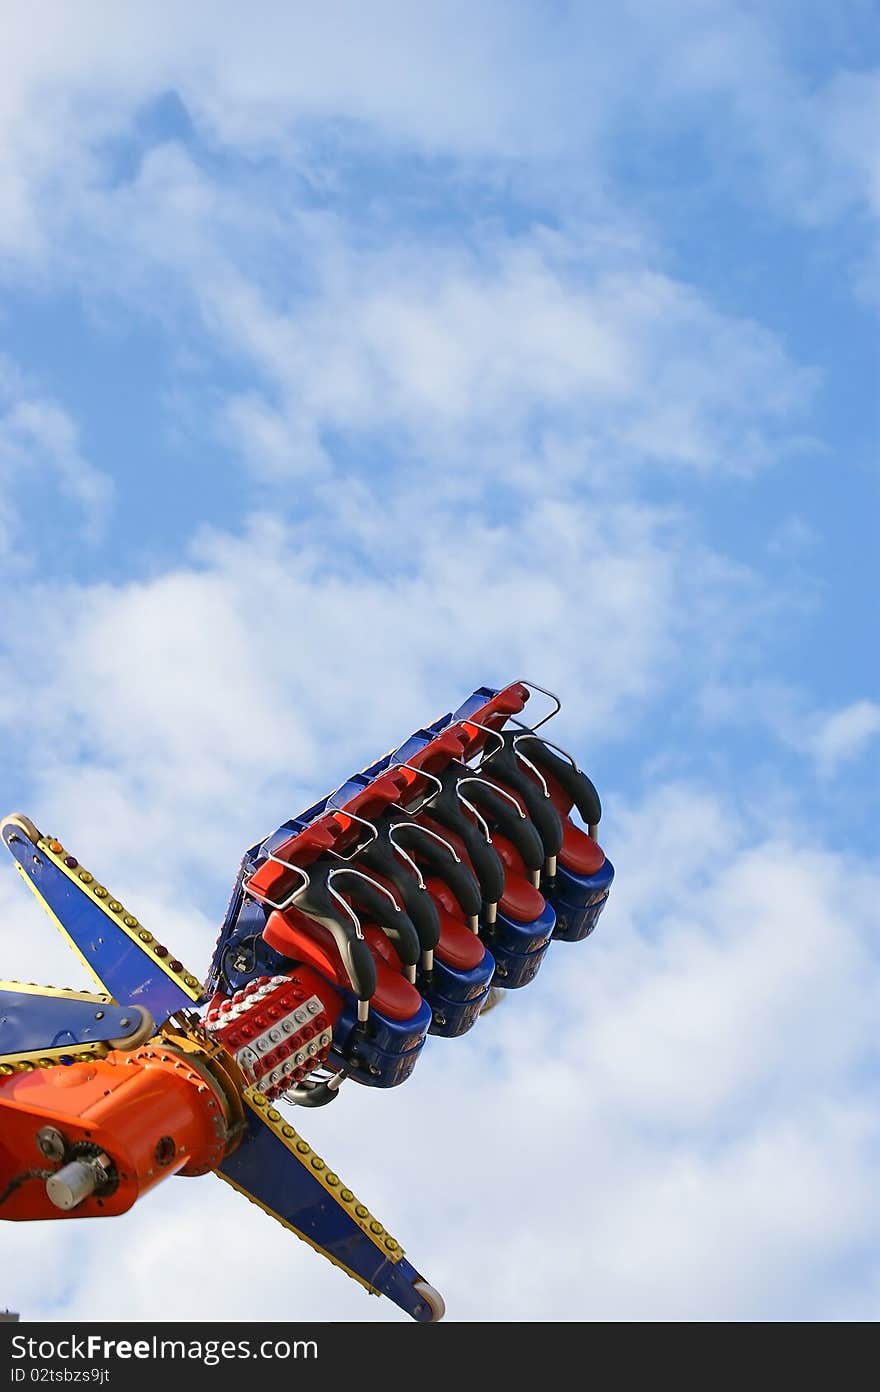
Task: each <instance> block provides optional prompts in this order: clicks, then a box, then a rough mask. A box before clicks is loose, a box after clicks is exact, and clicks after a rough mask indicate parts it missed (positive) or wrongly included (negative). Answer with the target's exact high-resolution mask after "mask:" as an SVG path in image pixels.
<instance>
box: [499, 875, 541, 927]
mask: <svg viewBox="0 0 880 1392" xmlns="http://www.w3.org/2000/svg"><path fill="white" fill-rule="evenodd" d="M545 905H546V900H545V899H544V896H543V894H542V893H541V891H540V890H539V889H535V886H534V885H533V884H532V882H531V880H527V879H526V877H525V875H517V873H516V872H515V871H514V870H508V871H506V873H505V876H504V893H503V894H502V896H501V898H500V899H499V900H498V907H499V909H500V910H501V912H502V913H503V914H506V915H507V917H508V918H512V919H514V920H515V921H516V922H517V923H531V922H532V920H533V919H536V918H540V917H541V914H542V913H543V912H544V908H545Z"/></svg>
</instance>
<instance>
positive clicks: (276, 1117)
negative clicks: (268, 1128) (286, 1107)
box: [266, 1107, 281, 1121]
mask: <svg viewBox="0 0 880 1392" xmlns="http://www.w3.org/2000/svg"><path fill="white" fill-rule="evenodd" d="M266 1115H267V1116H268V1118H269V1120H270V1121H280V1120H281V1113H280V1112H278V1111H276V1110H275V1108H274V1107H270V1108H269V1111H268V1112H267V1113H266Z"/></svg>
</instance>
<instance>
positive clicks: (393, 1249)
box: [385, 1237, 400, 1252]
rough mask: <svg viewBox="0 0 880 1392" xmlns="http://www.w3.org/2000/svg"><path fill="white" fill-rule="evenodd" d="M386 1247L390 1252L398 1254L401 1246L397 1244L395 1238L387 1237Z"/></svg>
mask: <svg viewBox="0 0 880 1392" xmlns="http://www.w3.org/2000/svg"><path fill="white" fill-rule="evenodd" d="M385 1246H386V1247H387V1248H388V1251H389V1252H396V1251H397V1249H398V1247H399V1246H400V1244H399V1243H398V1242H395V1240H394V1238H393V1237H386V1239H385Z"/></svg>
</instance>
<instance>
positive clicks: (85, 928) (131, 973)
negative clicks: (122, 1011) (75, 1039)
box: [4, 831, 193, 1025]
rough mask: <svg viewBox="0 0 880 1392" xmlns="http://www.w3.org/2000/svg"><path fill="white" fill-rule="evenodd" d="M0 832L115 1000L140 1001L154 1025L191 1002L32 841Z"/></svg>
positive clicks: (188, 1005)
mask: <svg viewBox="0 0 880 1392" xmlns="http://www.w3.org/2000/svg"><path fill="white" fill-rule="evenodd" d="M4 837H5V839H6V843H7V845H8V846H9V849H10V851H11V852H12V854H13V856H14V857H15V859H16V861H17V862H18V864H19V865H20V866H21V868H22V870H23V871H24V873H25V875H26V876H27V878H28V879H29V880H30V881H31V883H32V884H33V886H34V889H35V890H36V892H37V894H38V895H39V897H40V898H41V899H42V900H43V902H44V903H45V904H46V906H47V907H48V908H49V909H50V910H51V912H52V913H53V914H54V916H55V918H56V919H57V920H58V922H59V923H60V924H61V925H62V926H63V931H64V932H65V933H66V934H67V936H68V937H69V938H70V940H71V941H72V942H73V944H74V945H75V947H76V948H77V950H78V952H79V953H80V955H81V956H82V958H83V959H84V961H85V962H86V963H87V965H88V966H89V967H90V968H91V970H92V972H93V973H94V975H95V976H96V977H97V979H98V980H99V981H100V982H101V984H102V985H103V986H104V988H105V989H106V990H107V992H108V993H109V994H110V995H111V996H112V997H113V998H114V1000H117V1001H122V1002H125V1001H134V1003H135V1004H136V1005H142V1006H144V1008H145V1009H146V1010H148V1011H149V1012H150V1014H151V1015H152V1017H153V1019H154V1020H155V1022H156V1024H157V1025H161V1024H164V1022H165V1021H166V1020H167V1019H168V1017H169V1016H170V1015H173V1014H174V1013H175V1011H177V1010H186V1009H190V1008H191V1007H192V1004H193V1002H192V998H191V997H190V996H188V995H187V994H186V992H185V991H183V990H182V989H181V988H180V987H179V986H178V985H177V984H176V982H174V981H173V980H172V979H171V977H169V976H167V975H166V973H165V972H164V971H163V970H162V968H161V967H160V966H159V964H158V962H156V961H155V960H154V959H153V958H152V957H150V955H149V954H148V953H147V952H146V951H145V950H144V949H143V948H142V947H140V946H139V944H138V943H137V942H136V941H134V940H133V939H132V938H130V937H129V936H128V934H127V933H126V932H125V931H124V929H123V928H122V926H121V925H120V924H118V923H115V922H114V921H113V919H112V918H110V917H109V915H108V914H106V913H105V912H104V911H103V909H101V908H100V906H99V905H98V904H97V903H96V902H95V901H94V900H93V899H91V898H90V897H89V896H88V895H87V894H86V893H85V892H84V891H83V890H82V889H80V888H79V887H78V886H77V884H76V883H75V882H74V881H73V880H71V879H69V878H68V876H67V875H65V874H64V872H63V871H62V870H60V869H59V868H58V866H56V865H54V864H53V863H52V861H51V860H50V859H49V858H48V857H47V856H45V855H42V854H41V853H40V852H39V850H37V849H36V847H35V846H34V845H33V843H32V842H30V841H25V840H23V839H17V840H16V839H13V837H12V836H11V835H9V834H7V831H4Z"/></svg>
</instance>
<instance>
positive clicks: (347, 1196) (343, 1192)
mask: <svg viewBox="0 0 880 1392" xmlns="http://www.w3.org/2000/svg"><path fill="white" fill-rule="evenodd" d="M339 1197H340V1198H341V1199H344V1200H345V1202H346V1203H351V1201H352V1199H353V1198H354V1194H353V1193H352V1192H351V1190H350V1189H340V1191H339Z"/></svg>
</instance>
